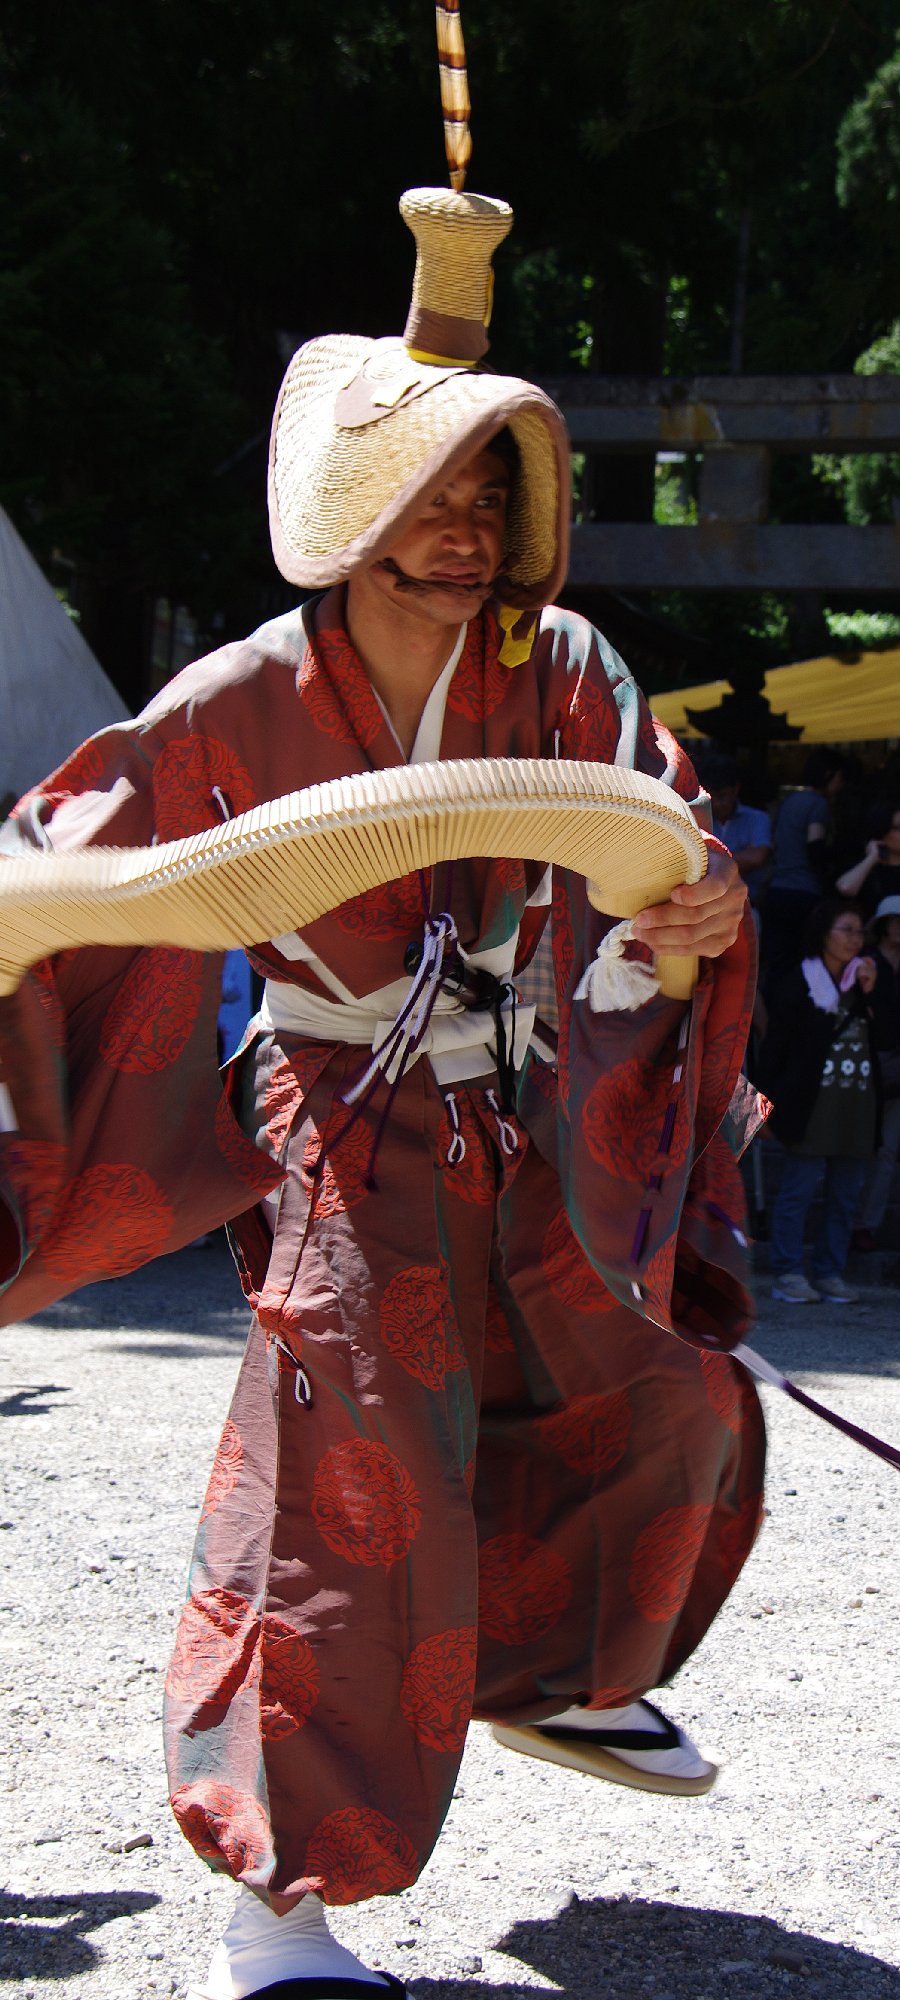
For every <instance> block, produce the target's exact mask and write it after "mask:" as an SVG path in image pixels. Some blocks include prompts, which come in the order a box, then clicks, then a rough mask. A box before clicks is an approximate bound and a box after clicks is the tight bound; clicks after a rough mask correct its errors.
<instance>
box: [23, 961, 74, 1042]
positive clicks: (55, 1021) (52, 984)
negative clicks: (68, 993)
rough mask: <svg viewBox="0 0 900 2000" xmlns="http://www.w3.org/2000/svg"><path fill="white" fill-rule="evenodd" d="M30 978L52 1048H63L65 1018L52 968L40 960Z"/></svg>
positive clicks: (34, 966) (48, 963) (32, 970)
mask: <svg viewBox="0 0 900 2000" xmlns="http://www.w3.org/2000/svg"><path fill="white" fill-rule="evenodd" d="M30 977H31V978H32V979H33V980H34V983H35V986H36V988H37V996H38V999H39V1001H40V1003H41V1009H42V1012H43V1014H44V1020H45V1024H46V1027H47V1030H48V1032H49V1035H50V1039H51V1041H52V1043H53V1046H54V1048H55V1049H61V1048H64V1047H65V1040H66V1017H65V1014H64V1012H63V1007H62V1002H61V1000H60V997H59V994H58V992H57V990H56V980H55V979H54V977H53V967H52V965H51V964H50V962H49V959H46V958H42V959H40V960H39V961H38V963H37V965H33V966H32V967H31V972H30Z"/></svg>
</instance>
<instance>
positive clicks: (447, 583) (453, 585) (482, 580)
mask: <svg viewBox="0 0 900 2000" xmlns="http://www.w3.org/2000/svg"><path fill="white" fill-rule="evenodd" d="M381 568H382V569H385V570H387V571H388V574H389V575H390V576H392V577H393V578H394V582H395V585H396V587H397V589H398V590H445V591H447V592H453V591H455V592H457V593H459V592H469V593H471V592H476V593H477V594H478V596H479V597H488V596H489V595H490V592H491V590H492V589H493V582H494V580H493V578H492V577H486V576H484V575H483V574H482V572H481V570H475V569H466V570H455V569H442V570H432V572H431V573H430V575H428V576H408V575H407V573H406V571H405V570H402V569H401V568H400V564H399V563H397V562H395V561H394V559H393V557H392V556H384V557H383V558H382V562H381Z"/></svg>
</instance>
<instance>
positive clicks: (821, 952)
mask: <svg viewBox="0 0 900 2000" xmlns="http://www.w3.org/2000/svg"><path fill="white" fill-rule="evenodd" d="M863 938H864V933H863V925H862V918H861V916H860V913H859V910H858V908H857V907H856V906H855V905H848V904H847V903H846V902H844V901H841V900H838V899H832V900H830V901H828V902H824V903H819V904H818V905H817V907H816V908H815V909H814V910H813V912H812V914H811V916H810V919H809V922H808V925H807V930H806V933H805V937H804V946H805V951H804V957H803V961H802V964H801V965H799V966H797V967H796V968H795V969H794V970H793V971H792V972H789V973H788V974H787V976H786V978H785V979H784V980H783V981H782V982H781V984H780V986H779V987H778V988H777V989H776V992H775V994H774V995H773V998H772V1004H771V1008H770V1013H769V1025H768V1030H767V1033H766V1037H765V1040H764V1042H763V1046H762V1050H761V1053H760V1078H759V1080H760V1083H761V1085H762V1088H763V1090H764V1091H765V1092H766V1094H767V1095H768V1096H769V1097H771V1099H772V1102H773V1107H774V1108H773V1112H772V1129H773V1131H774V1132H775V1134H776V1136H777V1138H779V1139H780V1140H781V1141H782V1143H783V1145H784V1146H785V1149H786V1157H785V1161H784V1171H783V1174H782V1178H781V1185H780V1187H779V1190H778V1194H777V1197H776V1201H775V1207H774V1211H773V1214H772V1222H771V1232H770V1241H771V1254H772V1269H773V1272H774V1274H775V1283H774V1285H773V1287H772V1297H773V1298H775V1299H784V1300H787V1301H788V1302H790V1303H791V1304H795V1305H812V1304H816V1303H818V1301H819V1300H821V1299H822V1298H827V1299H830V1300H833V1301H834V1302H835V1303H838V1304H844V1305H849V1304H852V1303H854V1302H855V1300H856V1298H857V1296H858V1294H857V1293H856V1292H855V1291H854V1290H853V1287H852V1286H851V1285H848V1283H847V1281H846V1278H845V1277H844V1266H845V1264H846V1261H847V1252H848V1249H849V1245H850V1233H851V1230H852V1228H853V1222H854V1218H855V1214H856V1208H857V1203H858V1201H859V1196H860V1191H861V1188H862V1184H863V1180H864V1178H865V1172H866V1166H867V1164H868V1162H869V1161H871V1159H872V1156H873V1154H874V1151H875V1147H876V1144H877V1138H878V1127H879V1082H878V1058H877V1054H876V1048H877V1044H878V1040H879V1037H878V1035H877V1033H876V1029H875V1012H874V1004H873V1001H872V998H871V996H872V994H873V991H874V987H875V977H876V971H875V964H874V961H873V960H872V959H871V958H867V957H862V956H860V953H861V949H862V945H863ZM823 1180H824V1205H823V1211H822V1220H821V1223H820V1226H819V1230H818V1234H817V1237H816V1242H815V1245H814V1249H813V1270H814V1278H815V1283H814V1284H810V1283H809V1281H808V1279H807V1278H806V1276H805V1275H804V1271H803V1232H804V1225H805V1222H806V1217H807V1213H808V1211H809V1208H810V1204H811V1203H812V1200H813V1198H814V1196H815V1194H816V1192H817V1190H818V1188H819V1185H820V1183H821V1182H822V1181H823Z"/></svg>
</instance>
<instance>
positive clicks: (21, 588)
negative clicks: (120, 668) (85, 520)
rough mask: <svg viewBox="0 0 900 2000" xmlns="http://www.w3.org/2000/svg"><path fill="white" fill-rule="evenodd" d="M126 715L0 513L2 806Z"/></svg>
mask: <svg viewBox="0 0 900 2000" xmlns="http://www.w3.org/2000/svg"><path fill="white" fill-rule="evenodd" d="M127 714H128V710H127V708H126V707H125V704H124V702H123V701H122V700H121V699H120V697H119V696H118V695H117V693H116V690H115V688H114V687H113V684H112V682H111V681H109V680H107V677H106V675H105V673H104V671H103V668H102V667H101V665H100V662H99V660H96V659H95V658H94V655H93V653H92V652H91V649H90V646H88V645H87V644H86V642H85V640H84V639H83V638H82V636H81V633H80V632H79V630H78V627H77V625H76V624H75V623H74V622H73V620H72V619H71V618H69V617H68V615H67V613H66V612H65V611H64V610H63V607H62V605H61V604H60V602H59V599H58V598H57V597H56V595H55V593H54V591H53V590H52V589H51V587H50V585H49V583H48V582H47V579H46V577H45V576H44V574H43V572H42V571H41V570H40V569H39V568H38V566H37V563H36V562H35V560H34V558H33V556H31V555H29V553H28V550H27V549H26V547H25V544H24V542H23V541H22V539H21V536H20V535H18V534H17V533H16V530H15V528H14V527H13V524H12V522H11V520H10V519H9V516H8V514H5V513H4V512H3V509H2V507H0V800H2V799H3V797H4V796H5V795H7V794H8V793H10V792H13V793H14V794H15V796H16V797H17V798H18V797H19V796H20V795H21V793H22V792H27V790H28V788H29V786H30V785H34V784H37V782H38V780H39V779H40V778H43V777H45V776H46V774H47V772H48V771H52V770H55V768H56V766H57V764H61V763H62V761H63V759H64V758H65V757H67V756H68V755H69V752H70V751H71V750H74V749H75V748H76V747H77V745H78V744H79V743H81V742H82V741H83V739H84V738H85V736H92V735H93V733H94V731H95V730H97V729H105V728H106V727H107V725H108V724H109V723H111V722H120V721H121V720H122V718H123V717H124V716H127Z"/></svg>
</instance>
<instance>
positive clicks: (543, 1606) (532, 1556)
mask: <svg viewBox="0 0 900 2000" xmlns="http://www.w3.org/2000/svg"><path fill="white" fill-rule="evenodd" d="M478 1577H479V1605H478V1623H479V1626H480V1627H481V1628H482V1629H483V1630H484V1631H485V1632H487V1633H488V1634H489V1636H490V1637H491V1638H492V1639H499V1640H500V1641H501V1642H502V1644H503V1645H505V1646H524V1645H527V1644H528V1642H529V1640H531V1639H540V1638H542V1637H543V1635H544V1633H545V1632H549V1631H550V1630H551V1628H552V1626H554V1625H556V1624H558V1622H559V1620H560V1618H561V1617H562V1614H563V1612H564V1611H565V1609H566V1606H567V1604H568V1603H569V1600H570V1598H571V1595H572V1572H571V1570H570V1568H569V1565H568V1563H567V1562H566V1560H565V1557H564V1556H561V1555H560V1554H559V1552H558V1551H557V1550H556V1549H550V1548H548V1547H547V1546H546V1543H544V1542H537V1541H533V1540H532V1539H531V1537H530V1536H528V1535H495V1536H494V1539H493V1540H492V1541H490V1542H485V1543H484V1544H483V1546H482V1549H481V1551H480V1555H479V1563H478Z"/></svg>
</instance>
